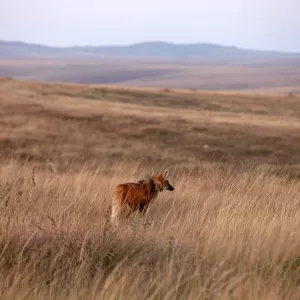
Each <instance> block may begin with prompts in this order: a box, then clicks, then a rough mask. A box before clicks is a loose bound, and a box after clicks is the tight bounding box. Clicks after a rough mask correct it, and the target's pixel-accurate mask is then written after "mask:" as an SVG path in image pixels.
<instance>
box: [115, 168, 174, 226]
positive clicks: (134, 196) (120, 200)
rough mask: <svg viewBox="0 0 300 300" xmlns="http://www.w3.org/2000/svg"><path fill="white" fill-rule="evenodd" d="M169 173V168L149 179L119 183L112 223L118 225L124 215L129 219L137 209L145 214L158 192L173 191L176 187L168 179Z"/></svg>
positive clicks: (116, 190)
mask: <svg viewBox="0 0 300 300" xmlns="http://www.w3.org/2000/svg"><path fill="white" fill-rule="evenodd" d="M168 174H169V170H165V172H163V173H162V174H160V175H158V176H153V177H152V178H149V179H147V180H139V181H138V182H128V183H123V184H120V185H118V186H117V187H116V189H115V195H114V198H113V203H112V210H111V222H112V224H113V225H114V226H117V225H118V224H119V221H120V219H121V218H122V217H125V218H126V219H127V218H129V216H130V215H131V214H132V213H133V212H135V211H136V210H139V212H140V213H141V214H142V215H144V214H145V213H146V211H147V209H148V207H149V204H150V202H151V201H152V200H154V199H155V198H156V196H157V194H158V192H162V191H163V190H168V191H173V190H174V187H172V186H171V185H170V183H169V181H168V180H167V179H166V178H167V176H168Z"/></svg>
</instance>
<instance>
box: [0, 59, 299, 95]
mask: <svg viewBox="0 0 300 300" xmlns="http://www.w3.org/2000/svg"><path fill="white" fill-rule="evenodd" d="M299 66H300V59H298V58H281V59H275V58H274V59H270V58H268V59H267V58H266V59H261V58H260V59H249V60H241V61H238V60H217V59H215V60H208V59H197V60H196V59H186V60H183V59H173V58H169V59H167V58H161V59H158V58H156V59H154V58H152V59H151V58H131V59H129V58H127V59H125V58H118V59H117V58H105V59H103V60H101V59H98V60H93V59H90V60H88V59H82V60H76V61H75V60H72V59H70V60H63V59H57V60H50V59H49V60H46V59H40V60H37V59H31V60H0V76H3V77H4V76H6V77H13V78H17V79H26V80H43V81H49V82H75V83H84V84H112V85H114V84H118V85H123V86H134V87H135V86H143V87H155V88H165V87H168V88H183V89H186V88H192V89H200V90H218V91H224V90H226V91H237V90H239V91H252V92H257V91H259V92H262V91H264V92H282V93H300V87H299V80H300V71H299V70H300V68H299Z"/></svg>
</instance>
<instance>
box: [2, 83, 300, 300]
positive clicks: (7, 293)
mask: <svg viewBox="0 0 300 300" xmlns="http://www.w3.org/2000/svg"><path fill="white" fill-rule="evenodd" d="M299 101H300V98H299V97H297V96H294V95H289V96H287V95H276V94H273V95H271V94H269V95H265V94H264V95H262V94H258V93H255V94H252V93H235V92H226V93H225V92H197V91H190V90H168V89H143V88H139V89H138V88H124V87H117V86H111V87H104V86H87V85H77V84H49V83H38V82H22V81H15V80H8V79H2V80H0V129H1V130H0V147H1V148H0V149H1V155H0V164H1V169H0V207H1V209H2V214H1V217H0V228H1V238H0V253H1V254H0V265H1V269H0V291H1V296H0V299H172V300H173V299H222V300H223V299H225V300H226V299H272V300H273V299H275V300H276V299H299V296H300V290H299V280H300V275H299V266H300V258H299V257H300V253H299V250H300V235H299V232H300V230H299V229H300V221H299V220H300V210H299V188H300V182H299V170H298V166H299V155H300V152H299V146H300V138H299V129H300V105H299ZM166 168H169V169H170V183H171V184H172V185H174V187H175V191H174V192H164V193H161V194H160V195H159V197H158V199H157V200H156V201H155V202H154V203H153V205H152V207H151V208H150V211H149V216H150V217H151V220H147V219H145V220H141V219H140V218H139V217H138V216H133V218H132V219H131V220H130V221H129V222H128V224H123V225H122V226H121V227H120V228H119V229H118V230H117V231H116V232H114V231H113V230H112V229H111V227H110V225H109V221H108V216H109V213H110V207H109V206H110V203H111V198H112V194H113V188H114V186H115V185H116V184H118V183H121V182H125V181H127V180H134V181H136V180H138V179H140V178H142V177H144V176H146V175H147V174H148V173H153V172H154V173H158V172H162V171H163V170H164V169H166Z"/></svg>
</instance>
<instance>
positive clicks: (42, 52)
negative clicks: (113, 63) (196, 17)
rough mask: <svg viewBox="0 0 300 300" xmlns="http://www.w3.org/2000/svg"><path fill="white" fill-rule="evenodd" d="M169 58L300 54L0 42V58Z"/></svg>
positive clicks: (201, 46)
mask: <svg viewBox="0 0 300 300" xmlns="http://www.w3.org/2000/svg"><path fill="white" fill-rule="evenodd" d="M108 56H109V57H127V58H128V57H155V58H159V57H164V58H166V57H170V58H202V59H230V60H234V59H266V58H287V57H288V58H290V57H297V58H299V57H300V53H283V52H276V51H258V50H248V49H242V48H238V47H234V46H223V45H216V44H208V43H199V44H174V43H167V42H143V43H138V44H132V45H125V46H75V47H50V46H45V45H38V44H27V43H23V42H7V41H0V59H45V58H51V59H66V58H69V59H73V58H85V59H95V58H97V59H99V58H105V57H108Z"/></svg>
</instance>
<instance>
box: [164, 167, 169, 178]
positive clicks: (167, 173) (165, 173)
mask: <svg viewBox="0 0 300 300" xmlns="http://www.w3.org/2000/svg"><path fill="white" fill-rule="evenodd" d="M168 176H169V170H168V169H167V170H165V171H164V172H163V177H164V178H167V177H168Z"/></svg>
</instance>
